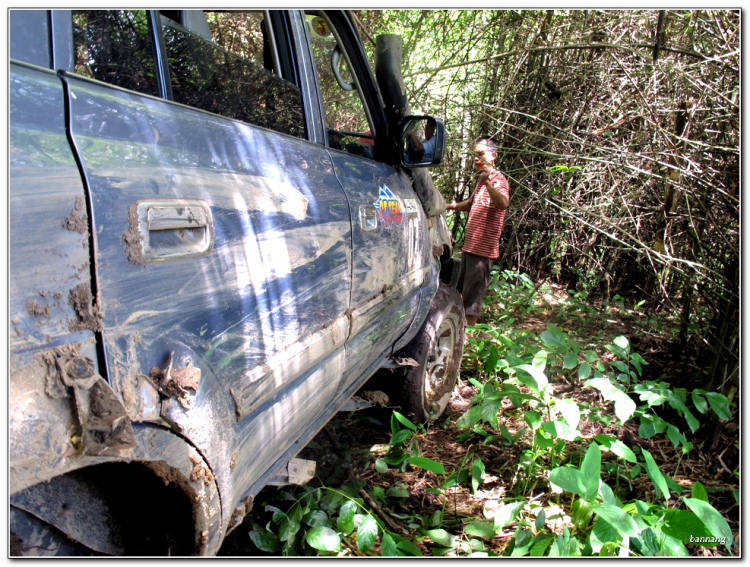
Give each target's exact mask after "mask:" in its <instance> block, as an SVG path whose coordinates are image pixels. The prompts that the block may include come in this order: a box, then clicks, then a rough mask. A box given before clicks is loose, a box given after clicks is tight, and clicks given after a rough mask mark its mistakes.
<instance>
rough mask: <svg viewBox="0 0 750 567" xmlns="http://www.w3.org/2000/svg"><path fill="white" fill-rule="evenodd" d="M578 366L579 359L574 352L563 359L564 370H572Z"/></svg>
mask: <svg viewBox="0 0 750 567" xmlns="http://www.w3.org/2000/svg"><path fill="white" fill-rule="evenodd" d="M576 366H578V357H577V356H576V354H575V353H574V352H569V353H568V354H566V355H565V358H563V368H564V369H565V370H570V369H571V368H575V367H576Z"/></svg>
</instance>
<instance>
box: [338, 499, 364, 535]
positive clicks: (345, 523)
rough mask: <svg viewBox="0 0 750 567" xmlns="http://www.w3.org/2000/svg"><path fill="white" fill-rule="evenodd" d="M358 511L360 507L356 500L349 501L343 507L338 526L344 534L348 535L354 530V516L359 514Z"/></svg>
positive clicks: (340, 511)
mask: <svg viewBox="0 0 750 567" xmlns="http://www.w3.org/2000/svg"><path fill="white" fill-rule="evenodd" d="M358 509H359V506H358V505H357V503H356V502H355V501H354V500H347V501H346V502H345V503H344V504H343V505H342V506H341V509H340V510H339V517H338V520H336V526H337V527H338V529H339V531H340V532H341V533H342V534H344V535H348V534H350V533H352V531H353V530H354V514H356V513H357V510H358Z"/></svg>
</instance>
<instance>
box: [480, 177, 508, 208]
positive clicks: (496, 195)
mask: <svg viewBox="0 0 750 567" xmlns="http://www.w3.org/2000/svg"><path fill="white" fill-rule="evenodd" d="M479 181H480V182H482V183H484V186H485V187H487V193H489V195H490V200H491V201H492V204H493V205H495V208H496V209H499V210H501V211H504V210H505V209H507V208H508V204H509V202H510V199H509V198H508V196H507V195H503V194H502V193H501V192H500V191H499V190H498V189H499V188H498V187H496V186H495V185H494V184H493V183H492V181H491V180H490V176H489V175H488V174H487V173H486V172H482V174H481V175H480V176H479Z"/></svg>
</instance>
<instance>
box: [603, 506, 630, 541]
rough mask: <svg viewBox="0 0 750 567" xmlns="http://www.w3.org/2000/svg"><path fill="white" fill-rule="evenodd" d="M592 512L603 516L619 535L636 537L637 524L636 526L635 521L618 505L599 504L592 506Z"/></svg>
mask: <svg viewBox="0 0 750 567" xmlns="http://www.w3.org/2000/svg"><path fill="white" fill-rule="evenodd" d="M594 514H597V515H598V516H600V517H601V518H604V520H605V521H606V522H607V523H608V524H610V525H611V526H612V527H613V528H615V529H616V530H617V531H618V532H619V533H620V535H623V536H629V537H638V526H636V524H635V521H634V520H633V518H631V517H630V515H629V514H627V513H626V512H624V511H623V510H622V508H620V507H619V506H613V505H612V504H599V505H598V506H595V507H594Z"/></svg>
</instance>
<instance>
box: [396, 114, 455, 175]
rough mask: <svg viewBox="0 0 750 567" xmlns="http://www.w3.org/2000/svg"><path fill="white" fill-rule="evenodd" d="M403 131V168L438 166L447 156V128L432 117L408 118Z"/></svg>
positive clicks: (404, 122)
mask: <svg viewBox="0 0 750 567" xmlns="http://www.w3.org/2000/svg"><path fill="white" fill-rule="evenodd" d="M403 124H404V126H403V128H402V129H401V166H402V167H429V166H431V165H438V164H439V163H440V162H442V161H443V156H444V155H445V126H444V125H443V122H442V121H441V120H437V119H436V118H433V117H432V116H406V117H404V121H403Z"/></svg>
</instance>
